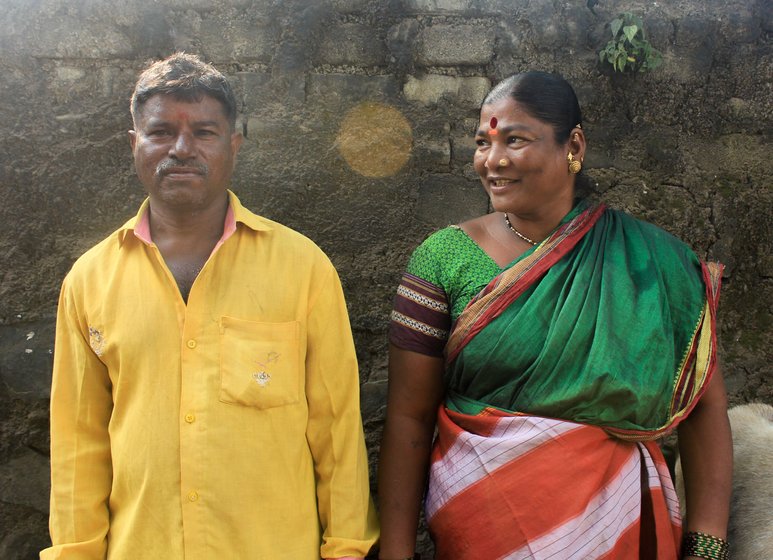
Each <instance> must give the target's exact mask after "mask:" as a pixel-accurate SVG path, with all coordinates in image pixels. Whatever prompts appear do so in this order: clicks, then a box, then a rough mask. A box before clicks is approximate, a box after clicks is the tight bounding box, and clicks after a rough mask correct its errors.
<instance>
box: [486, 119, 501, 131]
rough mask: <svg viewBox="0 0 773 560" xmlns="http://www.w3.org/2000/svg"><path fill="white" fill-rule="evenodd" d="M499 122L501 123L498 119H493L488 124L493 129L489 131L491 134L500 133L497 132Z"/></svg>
mask: <svg viewBox="0 0 773 560" xmlns="http://www.w3.org/2000/svg"><path fill="white" fill-rule="evenodd" d="M498 122H499V121H497V118H496V117H491V120H490V121H489V123H488V124H489V126H490V127H491V130H490V131H489V134H496V133H497V132H498V131H497V123H498Z"/></svg>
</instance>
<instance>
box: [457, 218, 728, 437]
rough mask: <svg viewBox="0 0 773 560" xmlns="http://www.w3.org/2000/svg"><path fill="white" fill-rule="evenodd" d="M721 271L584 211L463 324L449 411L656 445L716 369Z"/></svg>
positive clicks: (639, 230)
mask: <svg viewBox="0 0 773 560" xmlns="http://www.w3.org/2000/svg"><path fill="white" fill-rule="evenodd" d="M721 269H722V267H721V266H720V265H718V264H713V263H712V264H701V263H700V261H699V260H698V259H697V257H696V256H695V254H694V253H693V252H692V251H691V250H690V249H689V248H688V247H687V246H686V245H685V244H684V243H682V242H681V241H679V240H678V239H676V238H675V237H673V236H671V235H670V234H668V233H666V232H664V231H663V230H660V229H659V228H657V227H655V226H652V225H651V224H648V223H646V222H642V221H639V220H636V219H634V218H632V217H630V216H628V215H626V214H624V213H622V212H617V211H614V210H610V209H607V208H606V207H604V206H603V205H598V206H593V207H588V208H586V207H583V206H580V207H578V208H576V209H575V210H573V212H572V213H570V215H568V216H567V218H565V220H564V222H563V223H562V224H561V225H560V226H559V227H558V228H557V230H556V231H555V232H554V233H553V234H552V235H551V236H549V237H548V238H547V239H546V240H545V241H543V242H542V243H541V244H540V245H539V246H538V247H536V248H535V249H534V250H533V251H531V252H530V253H527V254H525V256H524V257H523V258H521V259H520V260H518V261H517V262H515V263H514V264H513V265H512V266H511V267H510V268H508V269H507V270H505V271H504V272H502V273H501V274H500V275H499V276H497V277H496V278H494V279H493V280H492V282H491V283H490V284H489V285H488V286H487V287H486V288H485V289H484V290H483V291H482V292H481V293H480V294H479V295H478V296H477V297H476V298H474V299H473V300H472V301H471V302H470V303H469V305H468V306H467V308H466V309H465V310H464V312H463V313H462V314H461V315H460V316H459V318H458V319H457V321H456V323H455V324H454V326H453V330H452V332H451V335H450V337H449V341H448V344H447V346H446V358H447V374H446V383H447V388H448V394H449V396H450V397H451V398H450V400H449V402H452V401H453V400H454V399H453V396H454V395H456V396H461V397H463V400H467V401H470V402H477V403H479V404H480V405H482V406H488V407H493V408H497V409H500V410H503V411H508V412H513V413H514V412H523V413H527V414H534V415H538V416H544V417H549V418H558V419H564V420H569V421H572V422H578V423H583V424H590V425H595V426H600V427H602V428H604V429H605V430H607V431H609V432H611V433H614V435H616V436H617V437H621V438H628V439H654V438H657V437H659V436H661V435H662V434H663V432H665V431H668V430H670V429H673V427H675V426H676V424H677V423H678V422H679V421H681V420H682V419H683V418H684V417H685V416H686V415H687V413H689V411H690V410H691V409H692V407H693V406H694V404H695V403H696V402H697V399H698V398H699V397H700V395H701V394H702V392H703V390H704V389H705V387H706V385H707V383H708V381H709V379H710V377H711V374H712V372H713V371H714V369H715V366H716V335H715V325H716V321H715V315H716V306H717V299H718V295H719V278H720V275H721ZM452 406H453V405H452ZM459 412H467V411H465V410H459ZM469 412H471V413H473V414H474V413H475V412H473V411H472V410H470V411H469Z"/></svg>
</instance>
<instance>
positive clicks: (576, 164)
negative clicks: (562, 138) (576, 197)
mask: <svg viewBox="0 0 773 560" xmlns="http://www.w3.org/2000/svg"><path fill="white" fill-rule="evenodd" d="M566 161H568V162H569V173H571V174H572V175H576V174H577V173H579V172H580V169H582V163H580V161H579V160H576V159H574V156H573V155H572V152H569V153H568V154H567V156H566Z"/></svg>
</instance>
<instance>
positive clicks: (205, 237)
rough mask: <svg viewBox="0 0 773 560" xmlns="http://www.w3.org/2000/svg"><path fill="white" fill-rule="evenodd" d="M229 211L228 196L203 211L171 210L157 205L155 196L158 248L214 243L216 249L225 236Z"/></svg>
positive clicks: (152, 220) (152, 214)
mask: <svg viewBox="0 0 773 560" xmlns="http://www.w3.org/2000/svg"><path fill="white" fill-rule="evenodd" d="M227 212H228V196H227V195H226V196H224V197H223V198H222V200H220V201H217V202H215V203H212V204H209V205H207V206H205V207H201V208H187V207H185V208H170V207H169V206H168V205H166V204H158V203H156V204H154V201H153V198H152V197H151V199H150V204H149V206H148V218H149V222H148V223H149V225H150V234H151V237H152V239H153V241H154V242H155V243H156V244H157V245H163V244H165V243H164V242H165V241H173V242H174V241H183V240H185V241H187V243H190V244H200V243H205V244H208V243H212V245H213V246H214V244H215V243H217V240H218V239H220V237H221V235H222V234H223V224H224V222H225V216H226V213H227Z"/></svg>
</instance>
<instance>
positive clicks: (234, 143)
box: [231, 132, 244, 162]
mask: <svg viewBox="0 0 773 560" xmlns="http://www.w3.org/2000/svg"><path fill="white" fill-rule="evenodd" d="M243 141H244V135H243V134H242V133H241V132H234V133H232V134H231V153H232V154H233V158H234V162H235V161H236V155H237V154H238V153H239V148H241V147H242V142H243Z"/></svg>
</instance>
